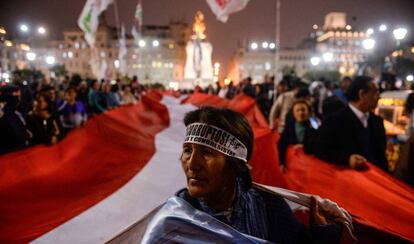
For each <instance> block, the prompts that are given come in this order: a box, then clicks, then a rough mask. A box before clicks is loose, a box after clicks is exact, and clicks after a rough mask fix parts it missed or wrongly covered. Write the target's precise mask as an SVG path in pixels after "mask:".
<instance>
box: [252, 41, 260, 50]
mask: <svg viewBox="0 0 414 244" xmlns="http://www.w3.org/2000/svg"><path fill="white" fill-rule="evenodd" d="M257 47H258V45H257V43H256V42H253V43H252V44H251V45H250V48H251V49H253V50H256V49H257Z"/></svg>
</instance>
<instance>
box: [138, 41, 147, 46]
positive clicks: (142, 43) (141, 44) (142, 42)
mask: <svg viewBox="0 0 414 244" xmlns="http://www.w3.org/2000/svg"><path fill="white" fill-rule="evenodd" d="M138 45H139V46H140V47H145V45H147V43H146V42H145V41H144V40H140V41H139V42H138Z"/></svg>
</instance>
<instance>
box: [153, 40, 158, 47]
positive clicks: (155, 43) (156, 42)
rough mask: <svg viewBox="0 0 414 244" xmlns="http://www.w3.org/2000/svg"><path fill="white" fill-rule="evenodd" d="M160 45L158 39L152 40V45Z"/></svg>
mask: <svg viewBox="0 0 414 244" xmlns="http://www.w3.org/2000/svg"><path fill="white" fill-rule="evenodd" d="M159 45H160V42H159V41H157V40H154V41H152V46H153V47H158V46H159Z"/></svg>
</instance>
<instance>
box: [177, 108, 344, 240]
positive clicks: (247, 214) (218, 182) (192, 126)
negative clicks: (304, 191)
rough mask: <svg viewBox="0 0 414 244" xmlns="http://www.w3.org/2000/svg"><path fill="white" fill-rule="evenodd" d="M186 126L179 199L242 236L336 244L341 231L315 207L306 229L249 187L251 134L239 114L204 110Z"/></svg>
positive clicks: (273, 198) (281, 203)
mask: <svg viewBox="0 0 414 244" xmlns="http://www.w3.org/2000/svg"><path fill="white" fill-rule="evenodd" d="M184 123H185V125H186V126H187V135H186V139H185V141H184V144H183V152H182V155H181V163H182V167H183V170H184V173H185V175H186V178H187V188H185V189H182V190H180V191H179V192H178V193H177V196H178V197H180V198H182V199H184V200H185V201H186V202H188V203H189V204H191V206H192V207H194V208H196V209H198V210H200V211H203V212H204V213H207V214H209V215H211V216H213V217H214V218H216V219H217V220H219V221H221V222H223V223H225V224H227V225H230V226H231V227H233V228H234V229H236V230H237V231H239V232H241V233H244V234H248V235H250V236H254V237H257V238H260V239H264V240H267V241H271V242H274V243H338V242H339V241H340V238H341V226H340V225H339V224H337V223H335V222H330V220H329V218H327V217H325V216H324V214H323V213H322V212H321V211H319V205H318V204H319V203H317V202H316V201H312V204H311V205H312V206H311V212H312V213H313V214H312V216H311V221H310V227H309V228H307V227H305V225H303V224H302V223H301V222H299V221H298V220H296V218H295V217H294V215H293V213H292V211H291V209H290V207H289V206H288V204H287V203H286V201H285V200H284V199H283V198H282V197H280V196H278V195H274V194H271V193H269V192H266V191H264V190H262V189H259V188H257V187H254V186H253V185H252V179H251V175H250V170H249V168H248V166H247V162H248V160H249V159H250V157H251V156H252V152H253V131H252V128H251V127H250V125H249V123H248V122H247V120H246V119H245V118H244V117H243V116H242V115H241V114H239V113H237V112H234V111H232V110H229V109H216V108H211V107H205V108H201V109H198V110H196V111H193V112H190V113H188V114H187V115H186V116H185V118H184ZM313 200H314V199H313Z"/></svg>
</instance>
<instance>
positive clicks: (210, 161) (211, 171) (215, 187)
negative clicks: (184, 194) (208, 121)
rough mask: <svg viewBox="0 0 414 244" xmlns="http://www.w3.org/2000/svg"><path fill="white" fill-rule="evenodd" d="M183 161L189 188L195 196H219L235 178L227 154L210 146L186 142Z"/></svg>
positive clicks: (191, 194)
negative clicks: (227, 160)
mask: <svg viewBox="0 0 414 244" xmlns="http://www.w3.org/2000/svg"><path fill="white" fill-rule="evenodd" d="M181 163H182V167H183V170H184V173H185V175H186V177H187V189H188V192H189V194H190V196H192V197H195V198H206V197H207V198H211V197H214V196H219V195H220V193H221V192H222V191H224V190H225V189H226V187H227V186H228V185H229V181H230V180H234V178H233V177H231V175H232V174H233V175H234V172H233V171H232V169H231V166H230V164H229V163H227V162H226V156H225V155H224V154H222V153H220V152H218V151H216V150H214V149H211V148H209V147H205V146H201V145H198V144H193V143H184V145H183V153H182V155H181Z"/></svg>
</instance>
